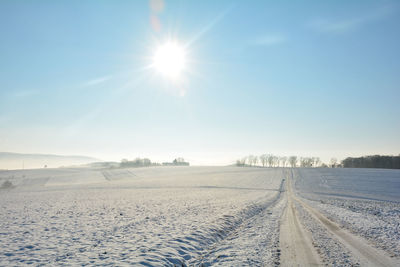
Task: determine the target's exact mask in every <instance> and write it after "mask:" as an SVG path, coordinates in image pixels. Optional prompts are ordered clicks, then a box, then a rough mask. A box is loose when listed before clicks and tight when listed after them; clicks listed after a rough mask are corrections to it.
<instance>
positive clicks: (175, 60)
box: [153, 42, 185, 79]
mask: <svg viewBox="0 0 400 267" xmlns="http://www.w3.org/2000/svg"><path fill="white" fill-rule="evenodd" d="M153 65H154V67H155V68H156V69H157V70H158V71H159V72H160V73H161V74H163V75H165V76H166V77H168V78H170V79H177V78H178V77H179V75H180V74H181V72H182V71H183V69H184V67H185V50H184V49H183V48H182V47H181V46H180V45H179V44H177V43H175V42H168V43H166V44H164V45H161V46H159V47H158V48H157V50H156V52H155V54H154V58H153Z"/></svg>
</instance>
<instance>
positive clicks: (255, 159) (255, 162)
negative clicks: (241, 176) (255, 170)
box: [253, 156, 258, 166]
mask: <svg viewBox="0 0 400 267" xmlns="http://www.w3.org/2000/svg"><path fill="white" fill-rule="evenodd" d="M257 163H258V157H257V156H254V157H253V165H254V166H257Z"/></svg>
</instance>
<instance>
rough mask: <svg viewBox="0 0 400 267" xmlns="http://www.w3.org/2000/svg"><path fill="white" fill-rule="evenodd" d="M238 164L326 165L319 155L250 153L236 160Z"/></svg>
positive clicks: (278, 165) (276, 165)
mask: <svg viewBox="0 0 400 267" xmlns="http://www.w3.org/2000/svg"><path fill="white" fill-rule="evenodd" d="M236 166H260V167H261V166H262V167H270V168H272V167H284V168H285V167H292V168H295V167H326V165H324V164H322V162H321V160H320V158H319V157H297V156H290V157H286V156H284V157H280V156H275V155H272V154H262V155H260V156H254V155H249V156H247V157H243V158H241V159H238V160H237V161H236Z"/></svg>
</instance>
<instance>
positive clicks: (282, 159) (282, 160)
mask: <svg viewBox="0 0 400 267" xmlns="http://www.w3.org/2000/svg"><path fill="white" fill-rule="evenodd" d="M280 160H281V162H282V167H284V168H285V167H286V161H287V157H281V158H280Z"/></svg>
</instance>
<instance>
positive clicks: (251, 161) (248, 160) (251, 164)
mask: <svg viewBox="0 0 400 267" xmlns="http://www.w3.org/2000/svg"><path fill="white" fill-rule="evenodd" d="M247 162H248V164H249V165H250V166H253V163H254V156H253V155H249V156H248V157H247Z"/></svg>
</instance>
